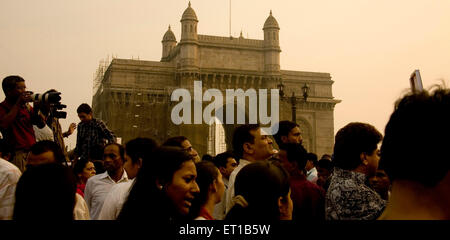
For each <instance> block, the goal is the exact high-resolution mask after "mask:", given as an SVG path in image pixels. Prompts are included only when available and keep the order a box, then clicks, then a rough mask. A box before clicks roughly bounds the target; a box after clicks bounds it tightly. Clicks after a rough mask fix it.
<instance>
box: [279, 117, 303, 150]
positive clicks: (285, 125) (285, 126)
mask: <svg viewBox="0 0 450 240" xmlns="http://www.w3.org/2000/svg"><path fill="white" fill-rule="evenodd" d="M295 127H299V125H298V124H297V123H295V122H291V121H287V120H284V121H280V122H279V123H278V132H277V133H276V134H275V135H273V138H275V141H276V142H277V145H278V146H279V147H280V145H281V144H282V143H283V141H281V137H282V136H287V135H289V133H290V132H291V130H292V129H293V128H295Z"/></svg>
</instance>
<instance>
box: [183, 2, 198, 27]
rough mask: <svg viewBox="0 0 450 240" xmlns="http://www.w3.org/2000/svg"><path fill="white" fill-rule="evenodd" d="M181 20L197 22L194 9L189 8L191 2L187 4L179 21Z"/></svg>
mask: <svg viewBox="0 0 450 240" xmlns="http://www.w3.org/2000/svg"><path fill="white" fill-rule="evenodd" d="M183 20H194V21H197V22H198V19H197V14H195V11H194V9H192V8H191V2H189V6H188V8H186V10H184V12H183V16H182V17H181V21H183Z"/></svg>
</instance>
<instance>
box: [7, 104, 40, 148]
mask: <svg viewBox="0 0 450 240" xmlns="http://www.w3.org/2000/svg"><path fill="white" fill-rule="evenodd" d="M12 107H13V106H12V105H10V104H8V103H7V102H6V100H5V101H3V102H2V103H0V116H4V115H6V114H7V113H8V112H9V111H10V110H11V109H12ZM32 113H33V108H32V107H31V106H30V110H28V109H27V107H26V106H23V107H20V109H19V111H18V113H17V116H16V119H14V121H13V122H12V123H11V125H10V126H9V127H8V128H7V129H1V131H2V134H3V138H5V140H6V141H7V142H8V143H9V144H10V146H12V147H14V150H22V149H29V148H30V147H31V146H33V144H35V143H36V138H35V136H34V130H33V125H32V124H31V115H32Z"/></svg>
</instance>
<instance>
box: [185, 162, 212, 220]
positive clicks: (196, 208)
mask: <svg viewBox="0 0 450 240" xmlns="http://www.w3.org/2000/svg"><path fill="white" fill-rule="evenodd" d="M195 168H196V169H197V178H196V180H195V181H196V182H197V185H198V187H199V188H200V193H198V194H197V196H195V199H194V201H193V202H192V207H191V209H190V211H189V215H191V217H192V218H196V217H198V216H199V214H200V209H201V207H202V206H203V205H204V204H205V203H206V201H207V200H208V193H209V186H210V185H211V184H212V183H214V180H216V179H217V178H218V176H219V170H218V169H217V167H216V166H215V165H214V164H213V163H212V162H209V161H201V162H198V163H196V164H195Z"/></svg>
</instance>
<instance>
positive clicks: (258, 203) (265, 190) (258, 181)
mask: <svg viewBox="0 0 450 240" xmlns="http://www.w3.org/2000/svg"><path fill="white" fill-rule="evenodd" d="M234 186H235V187H234V192H235V196H238V195H241V196H242V197H243V198H244V199H245V201H246V203H247V204H244V205H242V204H235V205H234V206H233V207H232V208H231V210H230V212H228V214H227V216H226V217H225V220H229V221H236V220H237V221H242V220H250V221H277V220H279V218H280V211H279V207H278V199H279V198H280V197H282V198H284V197H286V196H287V195H288V193H289V189H290V186H289V174H288V173H287V171H286V170H285V169H284V168H283V167H281V165H280V164H279V163H278V162H277V161H272V162H269V161H258V162H255V163H251V164H248V165H246V166H245V167H244V168H242V170H241V171H239V173H238V174H237V176H236V182H235V184H234Z"/></svg>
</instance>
